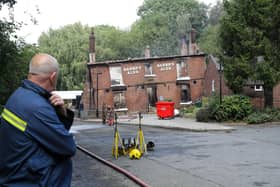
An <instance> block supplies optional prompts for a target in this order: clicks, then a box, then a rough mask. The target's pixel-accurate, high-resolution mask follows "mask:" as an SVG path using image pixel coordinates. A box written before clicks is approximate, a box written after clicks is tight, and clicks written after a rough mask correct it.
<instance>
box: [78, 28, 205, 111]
mask: <svg viewBox="0 0 280 187" xmlns="http://www.w3.org/2000/svg"><path fill="white" fill-rule="evenodd" d="M193 46H194V45H193ZM193 46H192V47H193ZM94 48H95V47H94V36H93V34H92V35H91V36H90V62H89V63H88V64H87V66H88V80H87V82H86V85H85V89H84V94H83V103H84V108H85V110H89V111H90V110H96V109H98V110H99V111H101V110H102V107H103V106H104V105H107V106H108V105H109V106H113V107H114V108H115V109H116V110H119V111H129V112H136V111H142V112H147V111H149V110H151V109H152V108H153V107H154V106H155V103H156V102H157V101H159V100H170V101H173V102H175V107H176V108H180V107H181V106H184V105H189V104H190V103H192V102H194V101H196V100H198V99H201V97H202V93H203V88H204V74H205V70H206V63H205V59H206V55H205V54H188V55H177V56H166V57H150V56H149V54H150V52H149V49H146V51H145V57H143V58H133V59H126V60H115V61H105V62H95V51H94Z"/></svg>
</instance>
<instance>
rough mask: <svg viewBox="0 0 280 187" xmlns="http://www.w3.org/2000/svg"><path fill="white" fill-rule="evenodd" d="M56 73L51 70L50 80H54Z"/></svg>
mask: <svg viewBox="0 0 280 187" xmlns="http://www.w3.org/2000/svg"><path fill="white" fill-rule="evenodd" d="M56 74H57V73H56V72H52V74H51V76H50V78H51V80H52V81H54V82H55V80H56Z"/></svg>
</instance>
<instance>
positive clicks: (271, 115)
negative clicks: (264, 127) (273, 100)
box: [246, 108, 280, 124]
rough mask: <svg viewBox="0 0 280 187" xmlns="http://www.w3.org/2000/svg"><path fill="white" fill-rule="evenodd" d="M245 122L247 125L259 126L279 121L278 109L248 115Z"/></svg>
mask: <svg viewBox="0 0 280 187" xmlns="http://www.w3.org/2000/svg"><path fill="white" fill-rule="evenodd" d="M246 121H247V123H248V124H259V123H266V122H271V121H280V109H276V108H265V109H263V110H259V111H255V112H253V113H252V114H250V115H249V116H248V117H247V118H246Z"/></svg>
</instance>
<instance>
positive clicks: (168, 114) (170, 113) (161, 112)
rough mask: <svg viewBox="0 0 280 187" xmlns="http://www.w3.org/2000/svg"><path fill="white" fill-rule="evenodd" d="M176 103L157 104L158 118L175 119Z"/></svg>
mask: <svg viewBox="0 0 280 187" xmlns="http://www.w3.org/2000/svg"><path fill="white" fill-rule="evenodd" d="M174 104H175V103H174V102H163V101H161V102H157V103H156V108H157V116H158V117H159V119H164V118H173V117H174Z"/></svg>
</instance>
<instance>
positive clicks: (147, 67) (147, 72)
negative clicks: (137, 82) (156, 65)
mask: <svg viewBox="0 0 280 187" xmlns="http://www.w3.org/2000/svg"><path fill="white" fill-rule="evenodd" d="M152 74H153V68H152V64H145V75H152Z"/></svg>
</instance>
